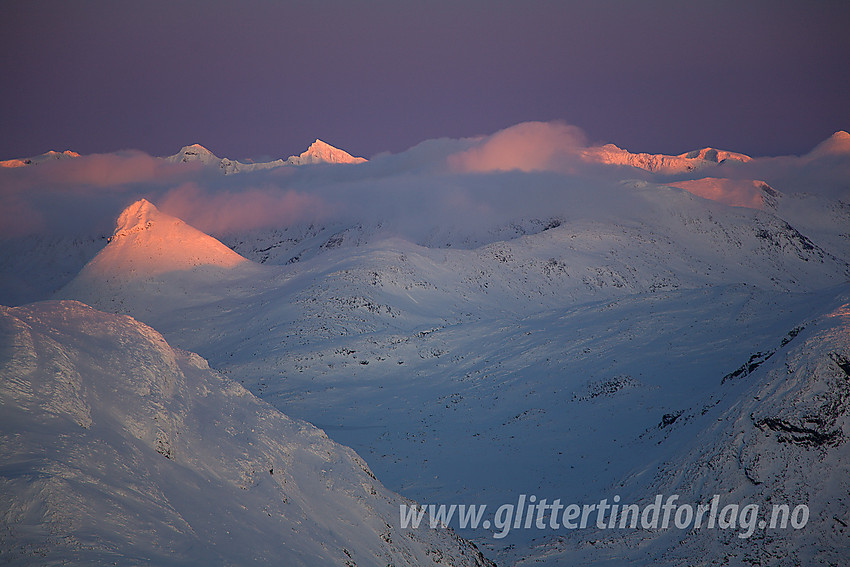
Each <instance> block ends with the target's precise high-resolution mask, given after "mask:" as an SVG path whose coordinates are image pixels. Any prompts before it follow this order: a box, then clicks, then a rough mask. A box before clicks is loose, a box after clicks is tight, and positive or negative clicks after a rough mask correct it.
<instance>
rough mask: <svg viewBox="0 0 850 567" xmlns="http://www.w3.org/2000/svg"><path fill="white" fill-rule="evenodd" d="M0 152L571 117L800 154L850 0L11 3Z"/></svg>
mask: <svg viewBox="0 0 850 567" xmlns="http://www.w3.org/2000/svg"><path fill="white" fill-rule="evenodd" d="M0 58H2V60H0V69H1V70H2V71H0V72H2V88H0V132H2V135H0V159H9V158H13V157H23V156H29V155H35V154H39V153H42V152H45V151H47V150H50V149H55V150H64V149H72V150H75V151H78V152H80V153H95V152H109V151H113V150H119V149H125V148H134V149H140V150H143V151H145V152H148V153H151V154H153V155H166V154H172V153H176V151H177V150H178V149H179V148H180V147H181V146H183V145H185V144H189V143H193V142H198V143H201V144H203V145H205V146H207V147H208V148H210V149H211V150H213V151H214V152H215V153H216V154H218V155H219V156H227V157H231V158H237V159H241V158H246V157H255V158H262V157H273V158H277V157H285V156H287V155H290V154H296V153H300V152H301V151H302V150H304V149H305V148H306V147H307V145H309V143H310V142H312V141H313V139H315V138H316V137H319V138H322V139H323V140H325V141H327V142H329V143H332V144H334V145H336V146H339V147H342V148H344V149H346V150H348V151H350V152H351V153H353V154H355V155H363V156H366V157H369V156H371V155H373V154H375V153H377V152H381V151H391V152H398V151H402V150H404V149H407V148H408V147H410V146H412V145H414V144H416V143H418V142H420V141H423V140H425V139H429V138H435V137H442V136H448V137H464V136H474V135H478V134H488V133H492V132H494V131H496V130H499V129H501V128H504V127H507V126H510V125H512V124H516V123H518V122H523V121H527V120H554V119H560V120H564V121H566V122H568V123H571V124H575V125H577V126H579V127H580V128H582V129H583V130H584V131H585V132H586V133H587V135H588V138H589V140H590V141H591V142H613V143H616V144H618V145H620V146H623V147H626V148H628V149H630V150H632V151H648V152H664V153H681V152H684V151H687V150H689V149H694V148H698V147H702V146H707V145H711V146H715V147H720V148H724V149H732V150H736V151H741V152H744V153H748V154H751V155H779V154H791V153H795V154H799V153H804V152H806V151H808V150H809V149H811V148H812V147H813V146H814V145H815V144H816V143H818V142H819V141H821V140H823V139H825V138H826V137H828V136H829V135H830V134H832V133H833V132H834V131H836V130H840V129H845V130H848V129H850V105H848V103H847V101H848V100H850V99H848V93H850V3H848V2H841V1H834V2H813V1H805V2H786V1H781V0H771V1H769V2H726V1H722V0H721V1H715V2H667V1H657V0H648V1H641V2H638V1H635V2H612V1H605V0H595V1H589V2H566V1H561V2H556V1H536V0H524V1H488V2H484V1H477V0H474V1H460V0H454V1H446V2H443V1H439V0H437V1H427V2H426V1H421V2H420V1H416V2H414V1H406V0H386V1H379V0H374V1H369V2H365V1H357V0H346V1H332V0H313V1H299V2H273V1H270V0H268V1H248V2H245V1H243V2H238V3H236V2H233V3H231V2H220V1H212V0H210V1H203V2H201V1H194V0H188V1H180V2H170V1H169V2H152V1H145V2H124V1H118V0H111V1H108V2H95V1H90V2H65V1H62V2H39V1H32V0H27V1H17V0H14V1H9V2H4V3H3V8H2V18H1V19H0Z"/></svg>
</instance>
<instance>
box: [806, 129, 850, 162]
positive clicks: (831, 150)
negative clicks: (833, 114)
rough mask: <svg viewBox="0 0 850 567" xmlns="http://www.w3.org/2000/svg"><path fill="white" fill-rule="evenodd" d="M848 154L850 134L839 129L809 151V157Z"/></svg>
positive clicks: (849, 152) (849, 150) (849, 151)
mask: <svg viewBox="0 0 850 567" xmlns="http://www.w3.org/2000/svg"><path fill="white" fill-rule="evenodd" d="M841 154H850V134H848V133H847V132H845V131H844V130H839V131H838V132H836V133H835V134H833V135H832V136H830V137H829V138H827V139H826V140H824V141H823V142H821V143H820V144H818V145H817V146H815V148H814V149H813V150H812V151H811V152H809V157H824V156H832V155H841Z"/></svg>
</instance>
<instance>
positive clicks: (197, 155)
mask: <svg viewBox="0 0 850 567" xmlns="http://www.w3.org/2000/svg"><path fill="white" fill-rule="evenodd" d="M164 159H165V161H167V162H170V163H193V162H198V163H201V164H203V165H204V166H214V167H218V168H219V169H221V170H222V171H223V172H224V173H225V174H230V173H239V172H243V171H259V170H264V169H274V168H276V167H281V166H284V165H312V164H320V163H337V164H353V163H363V162H365V161H366V159H365V158H362V157H354V156H352V155H351V154H349V153H348V152H346V151H345V150H340V149H339V148H335V147H333V146H331V145H330V144H328V143H325V142H323V141H321V140H319V139H316V141H315V142H313V143H312V144H310V147H309V148H307V149H306V150H305V151H304V152H302V153H301V154H300V155H297V156H290V157H288V158H286V159H277V160H273V161H268V162H251V163H243V162H239V161H236V160H232V159H229V158H219V157H218V156H216V155H215V154H213V153H212V152H211V151H210V150H208V149H207V148H205V147H204V146H202V145H200V144H192V145H190V146H184V147H183V148H181V149H180V151H179V152H177V153H176V154H174V155H172V156H168V157H166V158H164Z"/></svg>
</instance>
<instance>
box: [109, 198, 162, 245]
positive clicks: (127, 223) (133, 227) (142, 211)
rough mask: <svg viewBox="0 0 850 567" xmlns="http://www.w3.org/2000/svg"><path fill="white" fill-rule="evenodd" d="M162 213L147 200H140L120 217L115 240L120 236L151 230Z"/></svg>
mask: <svg viewBox="0 0 850 567" xmlns="http://www.w3.org/2000/svg"><path fill="white" fill-rule="evenodd" d="M160 216H162V213H160V212H159V209H157V208H156V207H155V206H154V204H153V203H151V202H150V201H148V200H147V199H139V200H138V201H136V202H135V203H133V204H132V205H130V206H129V207H127V208H126V209H124V210H123V211H122V212H121V214H120V215H119V216H118V222H117V227H116V228H115V234H114V235H113V238H115V237H118V236H126V235H127V234H129V233H131V232H136V231H139V230H145V229H146V228H150V226H151V225H152V224H153V222H154V220H157V219H158V218H159V217H160Z"/></svg>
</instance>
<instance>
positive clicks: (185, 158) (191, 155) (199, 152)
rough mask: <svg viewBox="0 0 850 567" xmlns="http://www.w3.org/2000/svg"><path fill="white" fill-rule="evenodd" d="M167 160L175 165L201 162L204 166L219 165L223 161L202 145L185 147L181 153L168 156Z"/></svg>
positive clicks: (181, 149)
mask: <svg viewBox="0 0 850 567" xmlns="http://www.w3.org/2000/svg"><path fill="white" fill-rule="evenodd" d="M165 159H166V160H168V161H170V162H173V163H189V162H194V161H199V162H201V163H204V164H211V163H218V162H219V161H221V160H220V159H219V158H218V157H217V156H216V155H215V154H214V153H212V152H211V151H210V150H208V149H207V148H205V147H204V146H202V145H201V144H191V145H189V146H183V147H182V148H180V151H179V152H177V153H176V154H174V155H173V156H168V157H167V158H165Z"/></svg>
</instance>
